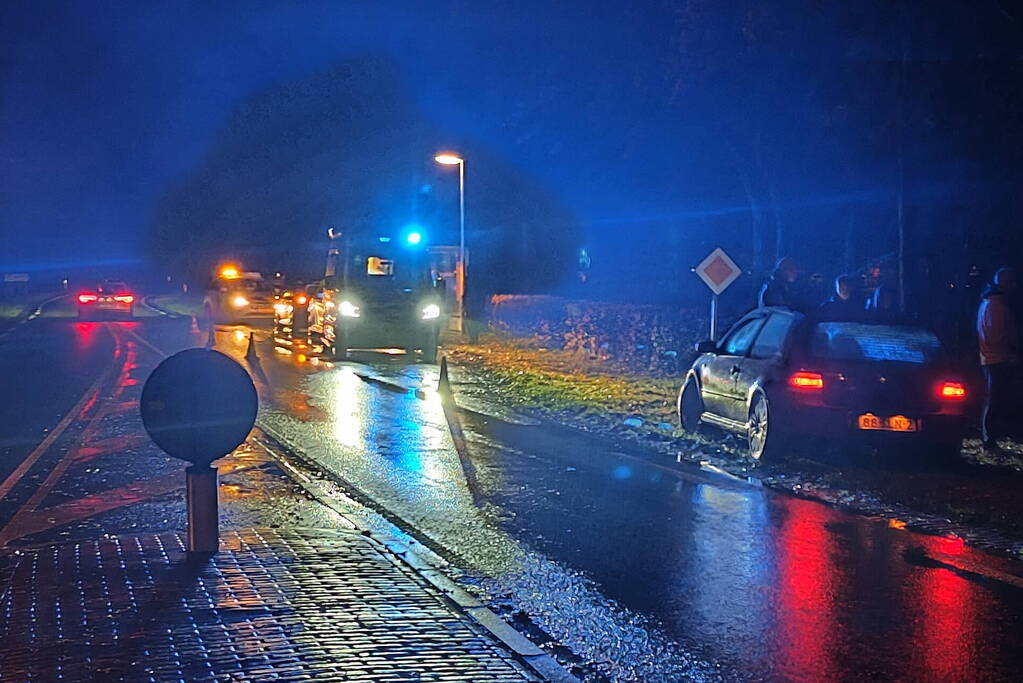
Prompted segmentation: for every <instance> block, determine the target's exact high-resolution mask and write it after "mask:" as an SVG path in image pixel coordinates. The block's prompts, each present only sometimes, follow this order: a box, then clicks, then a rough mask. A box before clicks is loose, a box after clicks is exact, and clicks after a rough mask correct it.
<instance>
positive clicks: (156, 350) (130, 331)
mask: <svg viewBox="0 0 1023 683" xmlns="http://www.w3.org/2000/svg"><path fill="white" fill-rule="evenodd" d="M124 331H125V332H127V333H128V334H130V335H131V336H133V337H135V339H137V340H138V341H139V342H141V343H142V345H143V346H145V347H146V348H147V349H149V350H150V351H152V352H153V353H155V354H156V355H158V356H162V357H163V358H167V357H168V356H170V354H169V353H167V352H166V351H164V350H163V349H161V348H158V347H157V346H155V345H154V344H152V343H150V342H149V341H148V340H147V339H145V338H144V337H143V336H142V335H140V334H139V333H138V332H136V331H135V330H133V329H130V328H125V330H124Z"/></svg>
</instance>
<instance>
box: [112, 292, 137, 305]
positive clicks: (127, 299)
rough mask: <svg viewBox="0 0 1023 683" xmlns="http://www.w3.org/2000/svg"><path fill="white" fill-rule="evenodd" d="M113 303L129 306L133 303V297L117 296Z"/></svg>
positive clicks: (128, 295) (127, 295)
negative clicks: (118, 302)
mask: <svg viewBox="0 0 1023 683" xmlns="http://www.w3.org/2000/svg"><path fill="white" fill-rule="evenodd" d="M114 301H120V302H121V303H122V304H130V303H131V302H132V301H135V297H133V296H132V295H131V294H118V295H117V296H115V297H114Z"/></svg>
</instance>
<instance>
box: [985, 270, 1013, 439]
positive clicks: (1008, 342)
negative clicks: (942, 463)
mask: <svg viewBox="0 0 1023 683" xmlns="http://www.w3.org/2000/svg"><path fill="white" fill-rule="evenodd" d="M1016 285H1017V281H1016V272H1015V271H1014V270H1012V269H1011V268H1001V269H999V270H998V272H996V273H995V277H994V279H993V280H992V281H991V284H990V285H988V287H987V289H986V290H984V294H983V295H982V297H981V301H980V308H979V309H978V310H977V342H978V346H979V347H980V365H981V369H982V370H983V371H984V379H985V381H986V383H987V393H986V395H985V397H984V412H983V414H982V418H981V439H982V440H983V442H984V447H985V448H997V447H998V445H997V443H996V441H997V439H998V438H999V437H1001V436H1005V431H1004V430H1005V424H1006V419H1005V418H1006V410H1007V408H1008V406H1010V405H1012V403H1013V402H1014V399H1013V396H1012V385H1013V380H1014V375H1015V372H1016V366H1017V364H1018V363H1019V328H1018V327H1017V325H1016V316H1015V314H1014V313H1013V311H1012V308H1011V306H1010V305H1009V296H1010V295H1011V294H1012V293H1013V292H1015V291H1016Z"/></svg>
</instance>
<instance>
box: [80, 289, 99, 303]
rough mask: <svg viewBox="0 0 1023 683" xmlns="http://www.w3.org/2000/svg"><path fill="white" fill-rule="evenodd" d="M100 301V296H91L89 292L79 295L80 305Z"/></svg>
mask: <svg viewBox="0 0 1023 683" xmlns="http://www.w3.org/2000/svg"><path fill="white" fill-rule="evenodd" d="M98 300H99V296H98V295H96V294H89V293H88V292H83V293H81V294H79V295H78V303H80V304H91V303H92V302H93V301H98Z"/></svg>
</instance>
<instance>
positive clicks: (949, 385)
mask: <svg viewBox="0 0 1023 683" xmlns="http://www.w3.org/2000/svg"><path fill="white" fill-rule="evenodd" d="M697 350H698V351H699V352H700V353H701V355H700V356H699V357H698V358H697V359H696V361H695V362H694V363H693V365H692V368H690V370H689V372H688V374H687V376H686V379H685V382H684V384H683V386H682V389H681V391H680V392H679V397H678V414H679V421H680V422H681V424H682V427H683V428H684V429H685V430H687V431H693V430H695V429H696V427H697V425H698V424H699V423H701V422H705V423H708V424H711V425H714V426H717V427H722V428H724V429H726V430H729V431H732V432H737V433H739V434H743V435H745V436H746V438H747V439H748V441H749V452H750V455H751V456H752V457H753V458H755V459H758V460H759V459H769V458H773V457H777V456H780V455H783V454H784V452H785V450H786V449H787V448H793V447H797V446H799V445H800V444H801V443H820V442H821V441H823V440H824V439H831V438H835V439H853V440H856V441H861V442H868V443H872V444H874V445H877V446H878V447H898V448H900V449H906V448H913V449H920V450H922V452H923V453H924V454H925V455H926V456H927V457H929V458H931V459H935V460H937V459H939V458H940V459H951V458H954V457H958V455H959V448H960V444H961V442H962V438H963V435H964V429H965V415H964V414H965V411H966V403H967V394H968V392H967V387H966V383H965V381H964V379H963V376H962V374H961V373H960V372H957V371H956V369H955V368H954V366H953V365H952V364H951V363H950V362H949V360H948V358H947V356H946V354H945V351H944V349H943V347H942V345H941V342H940V341H939V340H938V337H937V336H936V335H935V334H934V333H933V332H931V331H929V330H926V329H924V328H921V327H919V326H916V325H912V324H905V323H901V322H893V321H886V320H881V319H871V318H862V319H857V320H827V319H821V318H815V317H808V316H804V315H803V314H801V313H797V312H796V311H792V310H789V309H786V308H771V307H768V308H759V309H756V310H754V311H751V312H750V313H748V314H747V315H745V316H744V317H743V318H742V319H740V320H739V322H737V323H736V324H735V325H734V326H733V327H732V328H731V329H730V330H729V331H728V333H727V334H726V335H725V336H724V338H723V339H722V340H721V342H720V343H714V342H701V343H700V344H699V345H698V346H697Z"/></svg>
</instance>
